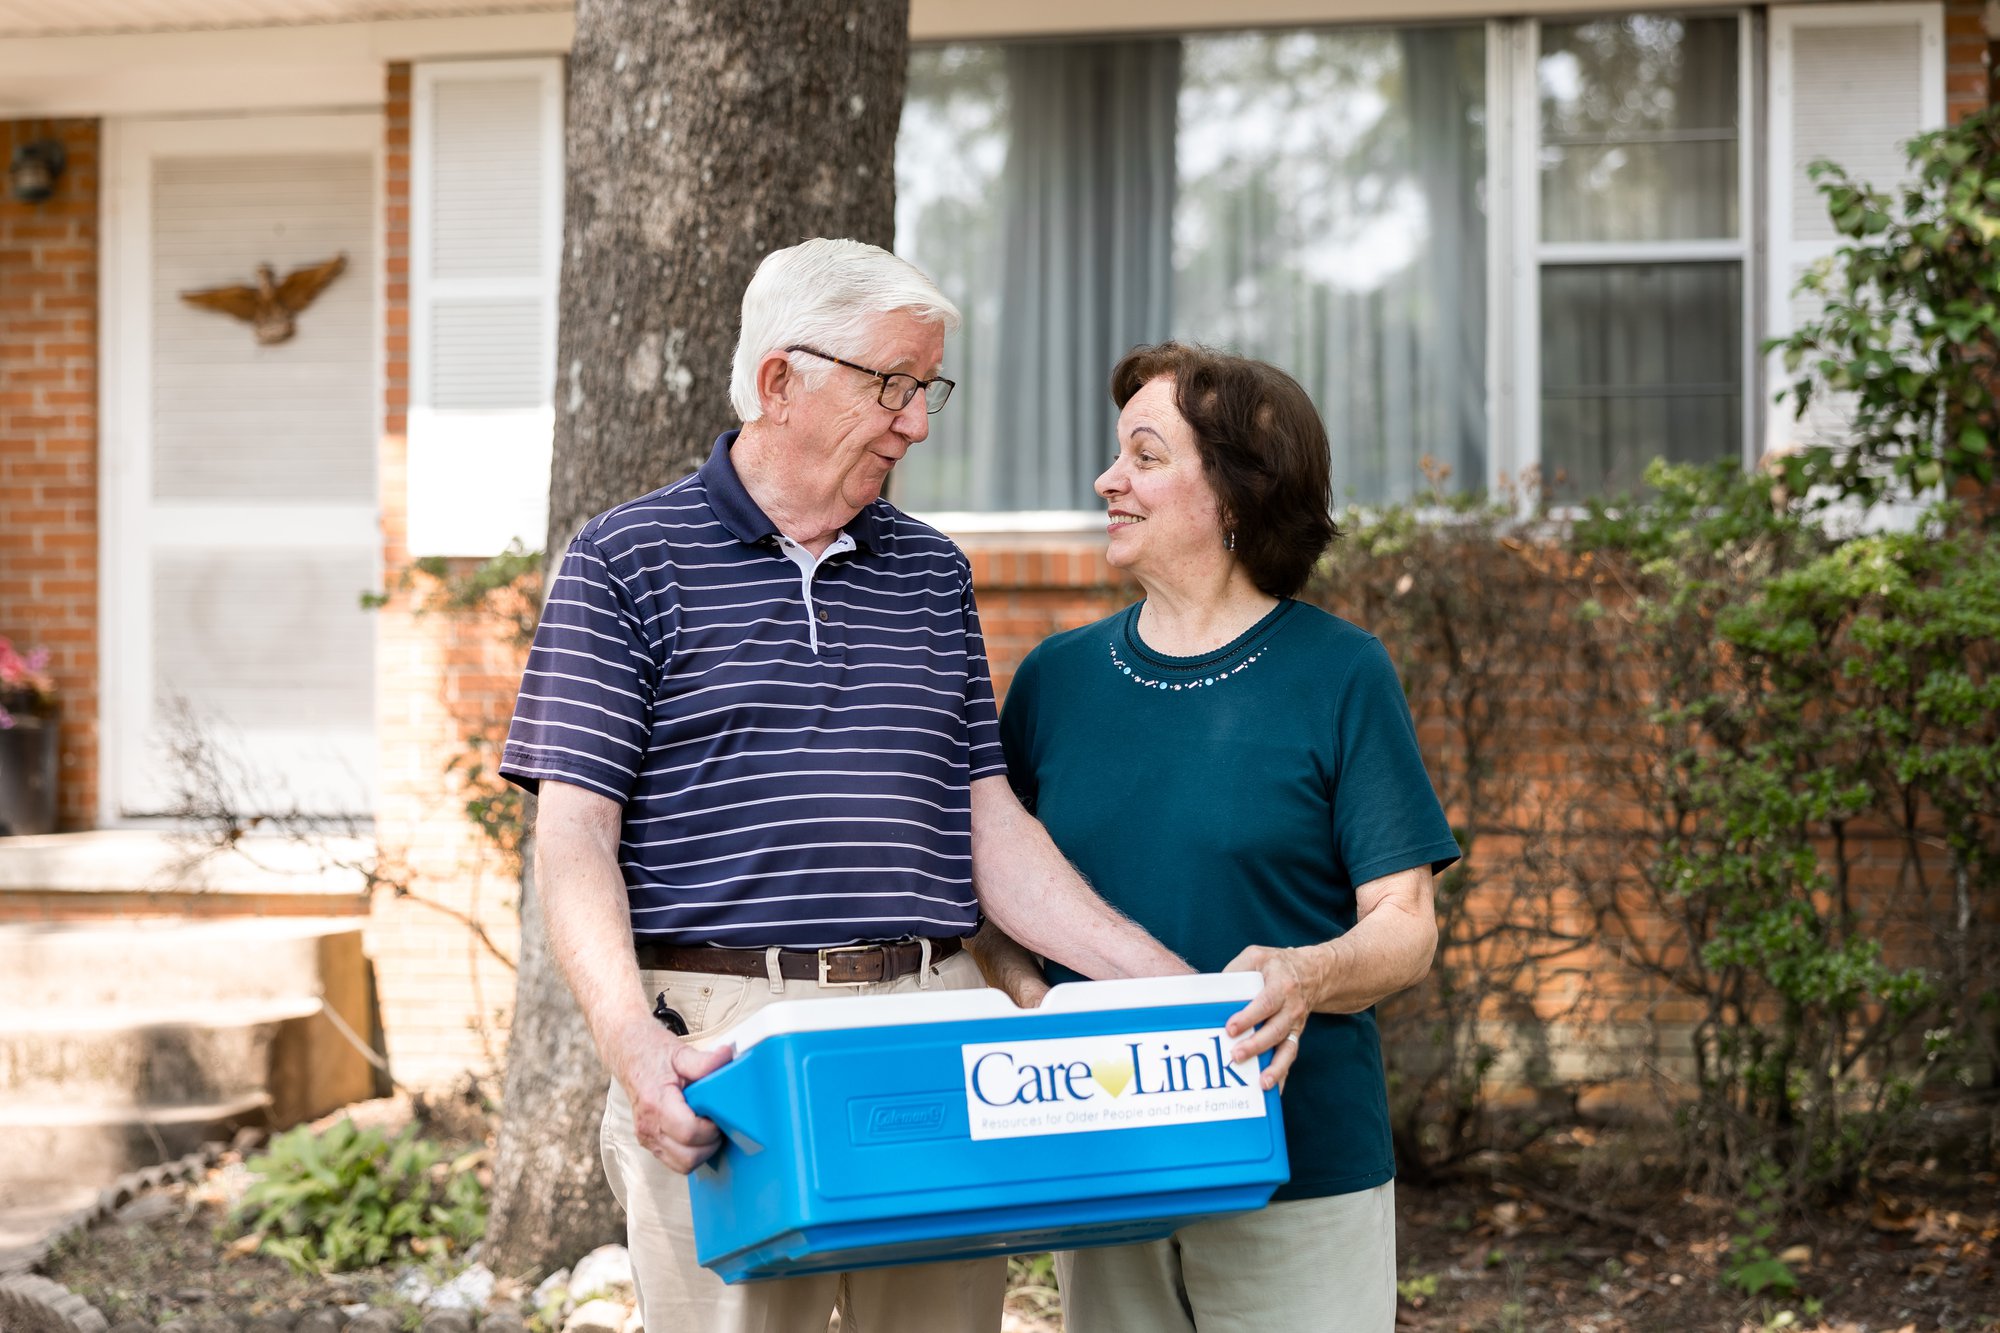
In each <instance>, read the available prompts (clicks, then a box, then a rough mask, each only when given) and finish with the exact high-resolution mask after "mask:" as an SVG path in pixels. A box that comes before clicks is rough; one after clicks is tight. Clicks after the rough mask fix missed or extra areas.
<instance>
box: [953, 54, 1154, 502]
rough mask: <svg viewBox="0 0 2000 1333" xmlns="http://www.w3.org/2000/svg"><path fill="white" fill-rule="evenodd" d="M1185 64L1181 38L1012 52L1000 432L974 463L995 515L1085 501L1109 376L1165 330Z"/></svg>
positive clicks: (1098, 449)
mask: <svg viewBox="0 0 2000 1333" xmlns="http://www.w3.org/2000/svg"><path fill="white" fill-rule="evenodd" d="M1180 56H1181V44H1180V43H1179V42H1178V41H1149V42H1093V43H1085V44H1061V45H1057V44H1048V45H1023V46H1012V47H1009V48H1007V75H1008V78H1007V82H1008V92H1009V97H1010V101H1011V104H1012V114H1011V117H1010V128H1011V131H1012V133H1011V135H1010V138H1009V142H1008V151H1007V163H1006V167H1005V169H1004V170H1003V171H1002V173H1001V183H1002V197H1003V199H1004V205H1003V209H1004V222H1003V224H1002V233H1001V264H1000V269H1001V273H1000V291H999V298H1000V300H999V304H1000V323H999V329H998V347H997V355H996V357H995V362H996V373H997V379H998V385H999V386H1000V392H999V393H998V395H997V396H996V398H995V399H994V400H993V408H994V411H995V415H996V421H997V429H996V430H995V431H994V433H993V436H992V437H991V439H990V440H989V441H986V442H983V443H984V447H985V456H984V457H978V456H975V459H974V467H973V472H974V475H975V476H977V477H979V478H981V479H983V480H984V481H985V483H986V485H985V487H984V488H982V489H983V491H984V493H985V494H986V495H988V496H990V497H991V499H990V501H989V502H988V503H989V507H991V508H995V509H1013V510H1022V509H1071V508H1076V507H1079V506H1087V505H1089V504H1090V503H1091V501H1090V496H1091V486H1090V484H1091V481H1092V480H1093V479H1094V478H1095V477H1096V475H1097V474H1098V473H1099V472H1100V471H1102V470H1103V468H1104V465H1105V464H1106V463H1107V462H1108V461H1109V460H1110V456H1111V451H1112V447H1113V443H1112V439H1113V435H1112V433H1113V430H1114V426H1115V422H1116V419H1117V414H1116V412H1115V411H1114V410H1113V408H1112V406H1111V401H1110V397H1109V395H1108V392H1107V384H1108V377H1109V374H1110V371H1111V367H1112V366H1113V365H1114V364H1116V363H1117V361H1118V358H1119V357H1121V356H1123V355H1124V354H1125V352H1126V351H1127V350H1128V349H1130V348H1131V347H1132V346H1133V344H1135V343H1141V342H1154V341H1158V340H1159V339H1161V338H1164V337H1165V336H1166V335H1167V331H1168V320H1169V310H1170V308H1171V305H1172V300H1173V279H1174V273H1173V216H1174V133H1175V106H1176V100H1177V98H1178V95H1179V87H1180Z"/></svg>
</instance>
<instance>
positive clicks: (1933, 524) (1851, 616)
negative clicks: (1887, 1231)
mask: <svg viewBox="0 0 2000 1333" xmlns="http://www.w3.org/2000/svg"><path fill="white" fill-rule="evenodd" d="M1648 482H1649V484H1650V485H1651V486H1652V487H1653V488H1654V498H1653V499H1652V500H1651V501H1650V502H1646V503H1638V504H1632V505H1628V506H1624V507H1621V508H1617V509H1612V508H1602V507H1600V508H1599V509H1598V510H1597V511H1596V512H1595V514H1594V516H1593V517H1592V519H1590V520H1589V521H1587V522H1584V523H1582V524H1580V525H1579V526H1578V529H1577V531H1576V534H1575V540H1576V541H1577V543H1578V544H1579V545H1582V546H1587V547H1589V548H1591V549H1592V550H1593V551H1594V552H1595V554H1596V556H1597V557H1598V558H1599V559H1601V560H1604V561H1606V562H1607V564H1608V565H1609V566H1610V567H1611V568H1613V569H1614V570H1615V571H1616V575H1617V578H1616V583H1617V586H1618V589H1619V595H1618V596H1617V597H1616V598H1615V599H1608V600H1607V601H1606V602H1605V603H1602V604H1599V605H1597V606H1594V607H1590V608H1587V611H1588V612H1589V614H1590V616H1591V617H1592V625H1593V628H1594V630H1595V636H1596V642H1597V644H1598V646H1599V649H1600V650H1601V651H1602V653H1603V654H1604V655H1605V659H1606V665H1605V669H1603V670H1600V671H1598V672H1597V673H1595V675H1594V677H1593V678H1594V680H1595V681H1596V684H1597V687H1598V689H1599V690H1601V691H1602V697H1601V699H1600V700H1599V701H1598V702H1597V703H1596V704H1594V705H1593V706H1592V708H1591V709H1589V710H1587V711H1590V712H1592V713H1596V714H1601V715H1613V716H1622V717H1624V718H1626V719H1627V724H1626V732H1627V735H1626V738H1625V740H1624V741H1623V742H1622V743H1621V744H1620V745H1618V746H1614V747H1607V748H1605V749H1602V750H1600V751H1599V755H1598V758H1599V762H1600V770H1601V781H1602V782H1603V784H1604V786H1605V788H1606V790H1607V791H1615V792H1617V793H1618V795H1619V796H1620V797H1622V803H1623V804H1624V805H1625V806H1626V807H1627V808H1629V809H1630V810H1631V811H1632V812H1634V813H1635V814H1636V816H1637V821H1638V828H1637V829H1633V828H1631V827H1626V828H1623V829H1622V830H1619V833H1620V836H1617V837H1611V836H1606V837H1605V838H1604V839H1603V840H1602V841H1601V842H1600V843H1599V845H1598V846H1597V848H1596V850H1597V851H1598V852H1599V853H1600V854H1602V853H1604V852H1605V851H1607V850H1609V849H1612V848H1615V847H1622V848H1624V849H1625V857H1624V860H1623V863H1622V864H1617V863H1613V862H1612V861H1609V860H1600V862H1599V863H1598V864H1596V865H1595V866H1584V865H1581V864H1580V865H1579V871H1578V874H1579V880H1580V882H1581V883H1582V884H1583V885H1584V886H1585V888H1586V891H1587V892H1589V893H1590V894H1591V896H1592V897H1593V899H1594V901H1595V904H1596V910H1597V913H1598V917H1599V921H1600V923H1601V926H1602V928H1603V929H1604V931H1605V933H1606V935H1607V938H1611V939H1615V940H1617V941H1618V945H1619V948H1620V950H1621V952H1622V954H1623V956H1624V958H1625V959H1626V960H1627V961H1628V962H1629V963H1631V964H1633V965H1635V966H1637V967H1638V968H1640V969H1641V970H1642V971H1646V972H1650V973H1651V974H1653V975H1654V976H1656V977H1658V978H1660V979H1661V980H1663V981H1665V982H1666V983H1667V984H1668V985H1669V986H1670V988H1671V989H1672V990H1673V991H1674V992H1677V993H1678V994H1680V995H1683V996H1686V997H1689V998H1690V999H1692V1000H1693V1001H1694V1002H1695V1004H1696V1006H1697V1008H1698V1010H1699V1017H1698V1018H1697V1019H1696V1021H1695V1023H1694V1027H1693V1044H1694V1052H1693V1053H1694V1057H1695V1073H1696V1088H1695V1089H1694V1092H1695V1103H1694V1105H1693V1106H1692V1107H1691V1108H1689V1110H1688V1113H1687V1115H1686V1118H1685V1124H1686V1126H1687V1129H1688V1139H1689V1148H1690V1154H1689V1161H1690V1163H1691V1164H1692V1165H1695V1166H1696V1167H1697V1168H1698V1169H1699V1170H1700V1171H1702V1172H1704V1173H1706V1174H1709V1175H1711V1176H1712V1177H1713V1178H1715V1179H1716V1180H1718V1181H1719V1182H1720V1183H1722V1184H1724V1185H1739V1186H1740V1185H1741V1184H1742V1183H1743V1182H1744V1181H1746V1180H1748V1179H1750V1178H1751V1173H1752V1172H1753V1171H1755V1170H1757V1169H1759V1166H1758V1164H1760V1163H1762V1162H1764V1161H1765V1160H1767V1159H1768V1160H1771V1161H1775V1162H1776V1163H1778V1165H1779V1166H1780V1167H1781V1168H1782V1171H1783V1173H1784V1182H1785V1190H1786V1193H1787V1195H1788V1196H1789V1197H1791V1198H1794V1199H1803V1198H1805V1197H1808V1196H1811V1195H1814V1194H1818V1193H1822V1192H1826V1191H1828V1190H1836V1191H1837V1190H1839V1189H1842V1188H1845V1187H1847V1186H1849V1185H1851V1184H1853V1183H1854V1182H1855V1181H1856V1180H1857V1179H1858V1178H1859V1176H1860V1175H1861V1174H1863V1173H1864V1172H1865V1171H1866V1169H1867V1168H1868V1166H1869V1164H1870V1163H1871V1162H1872V1161H1873V1160H1874V1158H1875V1157H1876V1155H1877V1154H1878V1152H1879V1150H1880V1149H1881V1147H1882V1146H1883V1144H1884V1143H1885V1142H1887V1141H1888V1140H1889V1138H1890V1136H1891V1135H1893V1133H1894V1132H1895V1130H1896V1128H1897V1126H1898V1122H1899V1118H1900V1117H1901V1115H1902V1113H1904V1112H1905V1111H1907V1110H1908V1109H1910V1108H1911V1106H1912V1105H1913V1104H1914V1103H1915V1100H1916V1095H1917V1093H1918V1092H1919V1091H1921V1090H1922V1088H1923V1087H1924V1085H1925V1084H1926V1083H1935V1082H1949V1081H1958V1082H1966V1081H1970V1080H1971V1079H1972V1078H1973V1077H1975V1074H1974V1069H1975V1067H1983V1068H1984V1069H1985V1071H1986V1076H1987V1077H1989V1078H1990V1077H1991V1071H1992V1069H1993V1065H1994V1062H1993V1054H1994V1050H1993V1031H1992V1023H1991V1017H1990V1015H1991V1013H1992V1006H1993V1003H1994V999H1993V997H1994V995H1995V993H1996V974H1995V969H1994V963H1993V961H1992V960H1993V956H1994V946H1995V945H1996V943H2000V937H1996V930H1995V926H1996V922H1995V912H1994V910H1993V905H1994V904H1995V902H1996V898H1995V890H1996V888H2000V813H1996V812H2000V545H1996V543H1995V542H1994V540H1993V539H1992V538H1990V537H1987V536H1984V535H1981V534H1979V533H1977V532H1976V531H1975V530H1972V529H1969V528H1965V527H1963V526H1962V525H1954V524H1953V522H1952V520H1953V518H1954V517H1955V516H1954V515H1953V514H1951V513H1950V512H1948V511H1947V512H1940V513H1939V514H1937V515H1935V516H1934V517H1933V519H1932V520H1931V521H1930V522H1929V523H1928V524H1927V525H1926V526H1925V527H1924V528H1923V529H1922V530H1920V531H1917V532H1909V533H1880V534H1875V535H1872V536H1865V537H1859V538H1855V539H1853V540H1849V541H1845V542H1837V541H1834V540H1833V539H1831V538H1829V537H1828V536H1826V535H1825V534H1824V533H1823V532H1822V530H1821V529H1820V528H1819V527H1817V526H1816V525H1815V524H1814V523H1813V522H1812V521H1811V520H1810V519H1809V518H1808V517H1807V516H1806V515H1805V514H1804V513H1803V512H1802V510H1801V507H1800V506H1798V505H1786V504H1782V503H1780V504H1774V503H1773V497H1772V491H1771V487H1770V484H1769V483H1768V481H1765V480H1763V479H1761V478H1755V477H1747V478H1746V477H1744V476H1743V475H1742V474H1741V473H1739V472H1737V471H1736V470H1735V469H1734V468H1730V467H1726V466H1725V467H1721V468H1716V469H1710V470H1702V469H1689V468H1671V467H1665V466H1661V465H1655V467H1654V468H1653V469H1652V470H1651V471H1650V472H1649V474H1648ZM1616 823H1617V820H1616V819H1613V820H1610V821H1607V825H1606V832H1607V835H1608V834H1609V833H1610V831H1611V826H1613V825H1615V824H1616ZM1634 833H1636V834H1637V836H1633V835H1634ZM1940 852H1942V855H1940V854H1939V853H1940ZM1885 861H1886V862H1888V863H1889V865H1890V866H1891V868H1892V873H1890V874H1888V875H1884V874H1883V873H1882V871H1881V870H1880V867H1881V866H1882V865H1883V864H1884V862H1885ZM1940 862H1942V869H1943V872H1944V873H1943V875H1942V876H1940V875H1939V874H1938V870H1939V868H1940ZM1940 880H1942V881H1943V882H1940ZM1659 922H1664V923H1666V924H1667V926H1668V927H1669V929H1667V930H1666V931H1664V932H1662V931H1660V930H1659V929H1657V928H1656V923H1659ZM1892 939H1893V940H1895V941H1896V942H1897V943H1898V944H1899V946H1900V949H1901V951H1902V953H1903V955H1904V960H1903V962H1902V963H1901V964H1900V965H1899V964H1897V963H1892V962H1891V961H1890V960H1889V956H1888V953H1887V951H1886V950H1885V947H1884V946H1885V943H1887V942H1889V941H1890V940H1892ZM1982 1014H1983V1015H1985V1017H1983V1018H1982Z"/></svg>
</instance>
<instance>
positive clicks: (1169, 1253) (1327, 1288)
mask: <svg viewBox="0 0 2000 1333" xmlns="http://www.w3.org/2000/svg"><path fill="white" fill-rule="evenodd" d="M1056 1277H1057V1279H1058V1280H1059V1281H1060V1282H1061V1283H1062V1291H1063V1327H1064V1329H1065V1330H1067V1333H1197V1331H1198V1333H1279V1331H1280V1330H1282V1333H1308V1330H1313V1331H1317V1330H1326V1333H1391V1330H1392V1329H1394V1328H1395V1326H1396V1183H1395V1182H1394V1181H1393V1180H1392V1181H1388V1182H1385V1183H1384V1184H1381V1185H1377V1186H1376V1187H1375V1188H1374V1189H1370V1190H1362V1191H1361V1192H1359V1193H1357V1194H1335V1195H1331V1196H1329V1197H1326V1198H1321V1199H1297V1200H1294V1201H1293V1202H1290V1203H1274V1204H1272V1205H1271V1206H1270V1207H1268V1208H1264V1209H1261V1210H1259V1211H1257V1212H1254V1213H1240V1214H1238V1215H1237V1216H1235V1217H1224V1218H1218V1219H1216V1220H1215V1221H1213V1222H1197V1223H1195V1224H1194V1225H1193V1226H1187V1227H1182V1228H1181V1229H1180V1230H1179V1231H1176V1232H1175V1233H1174V1234H1173V1235H1171V1236H1169V1237H1167V1238H1166V1239H1165V1240H1156V1241H1153V1242H1151V1243H1149V1244H1145V1245H1112V1246H1106V1247H1104V1248H1102V1249H1095V1250H1075V1251H1071V1252H1070V1253H1067V1254H1058V1255H1057V1256H1056Z"/></svg>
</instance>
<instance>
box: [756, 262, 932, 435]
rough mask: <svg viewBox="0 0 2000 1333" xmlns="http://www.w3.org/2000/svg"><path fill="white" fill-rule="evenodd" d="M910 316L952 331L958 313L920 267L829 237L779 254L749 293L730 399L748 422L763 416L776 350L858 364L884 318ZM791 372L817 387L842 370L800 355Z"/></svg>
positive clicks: (761, 267)
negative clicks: (763, 367)
mask: <svg viewBox="0 0 2000 1333" xmlns="http://www.w3.org/2000/svg"><path fill="white" fill-rule="evenodd" d="M898 310H900V311H906V312H908V313H909V314H912V315H915V316H916V317H917V318H918V319H920V320H923V321H925V322H926V323H938V324H942V325H944V331H945V332H946V333H951V332H953V331H954V330H956V329H957V328H958V326H959V323H960V316H959V313H958V307H957V306H955V305H953V304H952V303H951V301H950V300H949V299H948V298H947V297H946V296H945V294H944V293H943V292H941V291H939V290H938V289H937V286H936V285H935V284H934V283H932V282H931V280H930V279H929V278H927V277H925V276H924V275H923V274H922V273H921V272H919V271H918V270H917V268H916V266H915V265H913V264H911V263H909V262H908V261H906V260H902V259H898V258H897V257H896V256H894V255H892V254H890V253H889V252H888V251H887V250H884V249H882V248H881V247H880V246H876V245H868V244H865V243H864V242H861V241H843V240H829V239H827V238H826V237H824V236H820V237H815V238H814V239H812V240H810V241H803V242H801V243H800V244H798V245H794V246H791V247H789V248H788V249H784V250H773V251H772V252H771V253H770V254H768V255H765V256H764V262H763V263H761V264H759V265H757V272H756V274H755V276H753V277H752V278H751V279H750V285H749V286H748V287H746V288H744V289H743V322H742V325H741V327H740V329H739V331H738V333H737V336H736V360H735V363H734V365H733V366H732V367H731V371H730V375H729V401H730V403H731V405H733V406H734V407H735V408H736V414H737V416H738V417H740V418H741V419H742V420H744V421H746V422H748V421H755V420H757V418H759V417H761V416H763V415H764V407H763V404H761V403H759V402H758V401H757V366H758V365H759V363H761V362H762V361H763V359H764V358H765V357H766V356H767V355H769V354H770V353H772V352H775V351H781V350H783V349H784V348H787V347H795V346H799V345H801V344H804V345H809V346H812V347H817V348H818V349H819V350H820V351H822V352H826V353H829V354H831V355H833V356H838V357H844V358H846V359H847V360H850V361H859V360H861V359H862V358H863V357H864V356H866V355H868V354H869V353H870V352H871V351H872V350H873V349H872V348H871V347H870V346H869V343H868V337H869V333H870V329H869V325H870V324H871V323H872V322H873V321H874V319H875V317H876V316H877V315H884V314H888V313H890V312H892V311H898ZM791 362H792V367H793V369H794V370H796V371H797V372H798V373H799V374H800V375H801V376H802V377H803V378H804V380H805V382H806V384H807V385H808V386H810V387H817V386H818V385H819V384H820V383H821V382H822V381H823V380H824V379H825V378H826V376H827V374H828V373H829V372H831V371H833V370H834V369H836V367H835V366H834V365H833V364H832V363H831V362H827V361H822V360H820V359H819V358H818V357H813V356H806V355H804V354H803V353H799V352H794V353H793V354H792V356H791Z"/></svg>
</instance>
